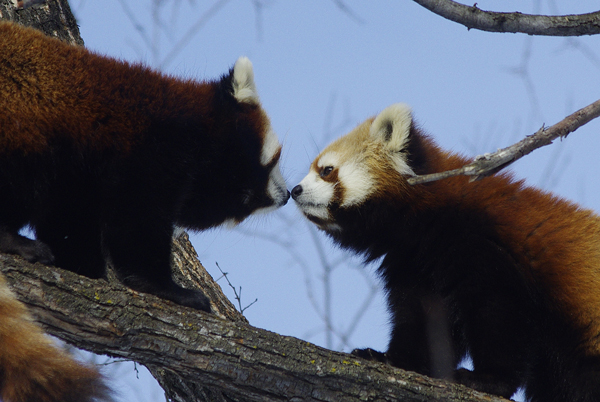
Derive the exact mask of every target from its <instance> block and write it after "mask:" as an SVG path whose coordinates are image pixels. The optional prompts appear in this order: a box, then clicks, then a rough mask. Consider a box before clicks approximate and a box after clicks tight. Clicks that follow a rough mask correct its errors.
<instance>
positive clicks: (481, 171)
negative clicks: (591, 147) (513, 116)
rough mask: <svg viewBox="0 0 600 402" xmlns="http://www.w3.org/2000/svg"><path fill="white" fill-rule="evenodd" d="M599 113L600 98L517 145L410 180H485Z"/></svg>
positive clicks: (417, 181)
mask: <svg viewBox="0 0 600 402" xmlns="http://www.w3.org/2000/svg"><path fill="white" fill-rule="evenodd" d="M598 116H600V100H597V101H596V102H594V103H592V104H591V105H588V106H586V107H584V108H583V109H579V110H578V111H576V112H575V113H573V114H571V115H570V116H567V117H565V118H564V119H563V120H561V121H560V122H558V123H556V124H555V125H553V126H551V127H548V128H545V127H543V126H542V128H540V129H539V130H538V131H537V132H536V133H535V134H533V135H530V136H527V137H525V138H524V139H522V140H521V141H519V142H517V143H516V144H513V145H511V146H509V147H506V148H502V149H499V150H498V151H496V152H494V153H490V154H484V155H479V156H477V157H475V159H474V160H473V162H472V163H470V164H468V165H465V166H463V167H461V168H459V169H454V170H448V171H446V172H440V173H432V174H427V175H422V176H414V177H410V178H408V179H407V181H408V183H409V184H412V185H414V184H421V183H429V182H432V181H436V180H442V179H446V178H448V177H455V176H471V181H475V180H479V179H482V178H484V177H486V176H490V175H492V174H494V173H496V172H498V171H500V170H502V169H504V168H505V167H507V166H508V165H510V164H511V163H513V162H515V161H516V160H519V159H521V158H522V157H523V156H525V155H527V154H529V153H531V152H532V151H534V150H535V149H537V148H540V147H543V146H544V145H549V144H551V143H552V141H554V140H555V139H556V138H558V137H561V138H564V137H566V136H567V135H569V134H570V133H572V132H573V131H575V130H577V129H578V128H579V127H581V126H583V125H584V124H586V123H588V122H590V121H591V120H593V119H595V118H596V117H598Z"/></svg>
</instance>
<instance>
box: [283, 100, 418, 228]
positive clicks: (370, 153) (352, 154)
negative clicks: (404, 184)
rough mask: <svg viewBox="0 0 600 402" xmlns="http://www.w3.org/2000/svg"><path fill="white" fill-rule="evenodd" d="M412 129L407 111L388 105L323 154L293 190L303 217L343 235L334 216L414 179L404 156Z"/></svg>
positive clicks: (402, 107) (397, 106) (401, 107)
mask: <svg viewBox="0 0 600 402" xmlns="http://www.w3.org/2000/svg"><path fill="white" fill-rule="evenodd" d="M411 124H412V117H411V112H410V109H409V107H408V106H406V105H404V104H396V105H392V106H390V107H388V108H387V109H385V110H384V111H383V112H381V113H380V114H379V115H378V116H377V117H376V118H374V119H373V118H371V119H368V120H367V121H365V122H364V123H362V124H361V125H359V126H358V127H356V128H355V129H354V130H353V131H351V132H350V133H349V134H347V135H346V136H344V137H341V138H340V139H338V140H336V141H334V142H333V143H332V144H330V145H329V146H328V147H327V148H325V150H323V152H321V154H320V155H319V156H317V158H316V159H315V160H314V162H313V163H312V165H311V166H310V170H309V172H308V174H307V175H306V177H304V179H302V181H301V182H300V183H299V184H298V185H297V186H296V187H294V189H293V190H292V197H293V198H294V201H296V204H297V205H298V207H299V208H300V210H301V211H302V213H303V214H304V215H305V216H306V217H307V218H308V219H310V220H311V221H313V222H314V223H316V224H317V225H318V226H319V227H320V228H321V229H323V230H326V231H330V232H334V231H337V230H341V227H340V225H339V224H338V222H336V211H339V210H341V209H346V210H349V209H352V208H354V209H360V206H361V205H362V204H364V203H365V202H366V201H367V200H369V199H370V198H375V197H379V196H381V195H382V194H384V193H388V192H389V191H387V189H388V188H389V187H390V186H396V187H397V188H399V187H400V186H401V184H400V181H401V180H402V179H401V178H402V176H413V175H414V172H413V170H412V169H411V167H410V166H409V164H408V161H407V156H406V147H407V145H408V140H409V133H410V128H411Z"/></svg>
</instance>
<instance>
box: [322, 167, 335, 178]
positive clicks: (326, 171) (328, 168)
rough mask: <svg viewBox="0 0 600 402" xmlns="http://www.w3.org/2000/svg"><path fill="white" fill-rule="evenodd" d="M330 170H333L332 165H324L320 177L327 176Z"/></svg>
mask: <svg viewBox="0 0 600 402" xmlns="http://www.w3.org/2000/svg"><path fill="white" fill-rule="evenodd" d="M331 172H333V166H325V167H324V168H323V170H321V177H327V176H329V174H330V173H331Z"/></svg>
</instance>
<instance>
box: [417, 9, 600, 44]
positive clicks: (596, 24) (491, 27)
mask: <svg viewBox="0 0 600 402" xmlns="http://www.w3.org/2000/svg"><path fill="white" fill-rule="evenodd" d="M414 2H415V3H417V4H419V5H421V6H423V7H425V8H426V9H428V10H429V11H431V12H433V13H435V14H438V15H440V16H442V17H444V18H446V19H448V20H450V21H454V22H457V23H459V24H462V25H464V26H466V27H467V28H468V29H478V30H481V31H488V32H511V33H517V32H520V33H526V34H529V35H543V36H582V35H597V34H599V33H600V11H596V12H593V13H588V14H579V15H557V16H546V15H530V14H522V13H519V12H514V13H501V12H493V11H484V10H481V9H479V8H478V7H477V3H475V5H473V6H466V5H464V4H460V3H457V2H455V1H452V0H414Z"/></svg>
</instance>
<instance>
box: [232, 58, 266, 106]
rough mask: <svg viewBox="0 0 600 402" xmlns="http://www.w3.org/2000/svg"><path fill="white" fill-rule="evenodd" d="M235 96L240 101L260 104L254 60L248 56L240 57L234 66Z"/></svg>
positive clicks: (233, 84)
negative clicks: (253, 66) (255, 79)
mask: <svg viewBox="0 0 600 402" xmlns="http://www.w3.org/2000/svg"><path fill="white" fill-rule="evenodd" d="M231 84H232V86H233V96H235V98H236V99H237V100H238V102H244V103H250V104H256V105H257V104H258V103H259V100H258V92H256V84H254V71H253V70H252V62H251V61H250V59H248V58H247V57H244V56H242V57H240V58H239V59H237V61H236V62H235V65H234V66H233V77H232V83H231Z"/></svg>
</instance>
